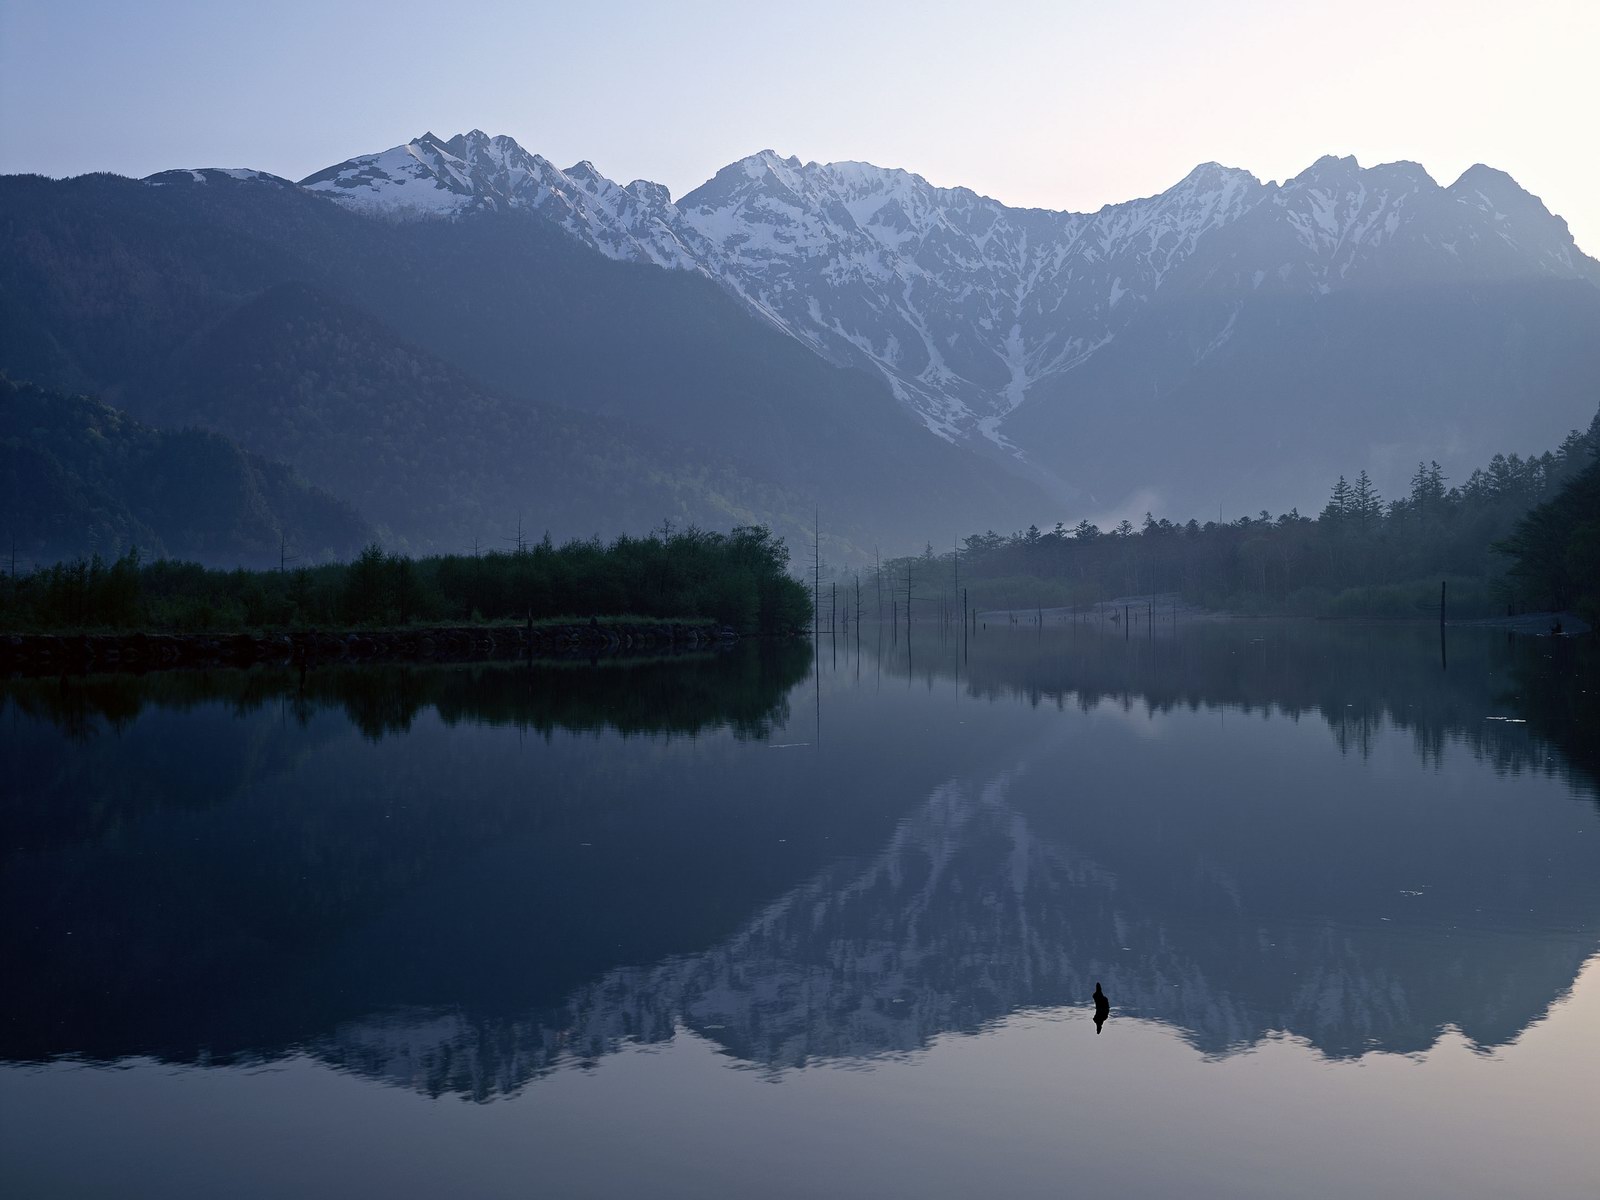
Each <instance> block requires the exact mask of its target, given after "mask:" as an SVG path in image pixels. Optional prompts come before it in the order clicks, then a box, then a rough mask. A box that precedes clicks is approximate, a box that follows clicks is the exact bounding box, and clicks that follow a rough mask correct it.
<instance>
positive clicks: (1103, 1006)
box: [1094, 979, 1111, 1033]
mask: <svg viewBox="0 0 1600 1200" xmlns="http://www.w3.org/2000/svg"><path fill="white" fill-rule="evenodd" d="M1110 1015H1111V1001H1110V1000H1107V999H1106V994H1105V992H1103V991H1101V990H1100V981H1099V980H1098V979H1097V980H1095V983H1094V1031H1095V1032H1096V1033H1099V1032H1100V1027H1101V1026H1102V1025H1104V1024H1105V1023H1106V1018H1107V1017H1109V1016H1110Z"/></svg>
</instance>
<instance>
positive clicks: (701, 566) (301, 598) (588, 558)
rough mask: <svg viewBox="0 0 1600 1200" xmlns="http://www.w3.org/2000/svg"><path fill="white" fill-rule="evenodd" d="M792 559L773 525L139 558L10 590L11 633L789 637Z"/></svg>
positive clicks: (794, 619)
mask: <svg viewBox="0 0 1600 1200" xmlns="http://www.w3.org/2000/svg"><path fill="white" fill-rule="evenodd" d="M788 566H789V551H788V548H787V547H786V546H785V545H784V542H783V540H782V539H781V538H775V537H773V536H772V534H771V533H770V532H769V531H768V530H767V529H766V528H765V527H764V526H759V525H757V526H744V527H740V528H737V529H734V530H733V531H732V532H730V533H726V534H723V533H711V532H707V531H705V530H701V529H695V528H687V529H673V528H671V527H670V526H664V527H663V528H662V529H661V530H659V531H658V532H656V533H652V534H651V535H649V536H647V537H619V538H617V539H616V540H615V541H612V542H610V543H604V542H601V541H600V540H599V539H598V538H593V539H589V540H587V541H573V542H568V543H566V544H564V545H560V546H557V545H553V544H552V543H551V541H550V539H549V538H548V537H546V538H545V539H544V540H543V541H540V542H527V541H524V540H523V539H522V538H521V537H520V536H519V537H518V538H517V540H516V544H515V548H514V549H511V550H508V551H492V552H489V553H484V554H466V555H443V556H439V557H433V558H422V559H410V558H405V557H402V556H399V555H394V554H386V553H385V552H384V551H383V550H382V548H381V547H379V546H376V545H374V546H369V547H368V548H367V549H366V550H364V551H363V552H362V553H361V555H360V556H359V557H358V558H356V560H355V561H354V562H351V563H346V564H331V565H324V566H316V567H306V568H300V569H292V568H285V569H282V570H276V571H245V570H235V571H223V570H212V569H208V568H205V567H202V566H199V565H196V564H194V563H185V562H170V561H157V562H142V561H140V558H139V555H138V552H137V551H136V550H135V551H130V552H129V553H128V554H126V555H124V556H123V557H121V558H119V559H116V560H115V561H112V562H103V561H101V560H100V559H99V558H98V557H95V558H91V559H87V560H83V559H80V560H77V561H75V562H69V563H58V564H56V565H54V566H49V567H40V568H37V569H35V570H34V571H32V572H30V573H28V574H24V575H21V576H13V577H12V578H11V579H10V581H9V584H10V586H8V587H6V588H5V589H3V591H0V628H5V629H9V630H16V631H48V630H65V629H97V628H103V629H150V630H173V631H206V630H219V631H220V630H238V629H272V628H296V627H298V628H306V627H313V626H315V627H323V628H328V627H338V626H403V625H410V624H419V623H426V624H442V623H458V622H470V621H481V620H514V621H522V620H525V619H528V618H529V617H531V618H533V619H534V620H539V621H551V620H560V619H579V618H581V619H585V620H586V619H588V618H589V617H591V616H598V617H603V618H604V617H614V618H623V617H625V618H628V619H630V620H637V619H659V620H671V621H685V620H687V621H696V620H699V621H712V622H715V623H717V624H719V625H727V626H731V627H732V628H734V629H735V630H738V631H739V632H741V633H760V634H767V635H775V634H787V633H791V632H795V631H798V630H800V629H803V628H804V627H805V626H806V625H808V624H809V622H810V620H811V598H810V594H809V592H808V590H807V589H806V588H805V587H804V586H802V585H801V584H799V583H798V582H796V581H795V580H793V579H791V578H790V577H789V575H788Z"/></svg>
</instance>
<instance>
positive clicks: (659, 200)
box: [301, 129, 1600, 446]
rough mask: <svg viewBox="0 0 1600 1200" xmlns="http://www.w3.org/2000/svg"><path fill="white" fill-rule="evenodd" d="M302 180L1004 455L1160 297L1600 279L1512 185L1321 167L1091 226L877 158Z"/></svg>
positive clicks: (489, 162) (1182, 195) (422, 143)
mask: <svg viewBox="0 0 1600 1200" xmlns="http://www.w3.org/2000/svg"><path fill="white" fill-rule="evenodd" d="M301 186H303V187H305V188H307V189H308V190H310V191H314V192H317V193H320V194H323V195H326V196H328V197H330V198H331V199H333V200H335V201H337V202H338V203H340V204H343V205H346V206H348V207H351V208H353V209H355V210H357V211H360V212H364V213H369V214H375V215H383V216H386V217H389V218H392V219H462V218H465V217H468V216H470V215H471V214H473V213H475V212H479V211H514V210H525V211H529V212H533V213H537V214H539V215H540V216H542V217H544V218H546V219H548V220H550V221H553V222H554V223H555V224H557V225H559V226H561V227H562V228H563V229H565V230H566V231H567V232H568V233H569V234H571V235H572V236H573V237H575V238H577V239H578V240H580V241H582V242H584V243H586V244H588V245H590V246H591V247H593V248H594V249H596V250H598V251H600V252H601V253H602V254H605V255H607V256H608V257H611V258H616V259H623V260H628V261H635V262H642V263H653V264H655V265H658V266H662V267H667V268H671V269H680V270H692V271H697V272H702V273H704V274H706V275H708V276H710V277H711V278H713V279H716V280H718V281H719V282H721V283H722V284H723V285H724V286H725V287H726V288H728V289H729V290H730V291H731V292H733V293H734V294H735V295H737V296H738V297H740V298H742V299H743V300H744V301H745V302H746V303H748V304H749V305H750V307H751V308H752V309H753V310H754V311H755V312H756V313H758V314H760V315H761V316H762V317H764V318H766V319H768V320H770V321H774V322H776V323H777V324H778V325H779V326H781V327H782V328H784V329H785V330H787V331H788V332H789V333H791V334H792V335H793V336H795V337H796V338H798V339H800V340H801V341H802V342H804V343H806V344H807V345H809V346H811V347H812V348H813V349H815V350H816V351H818V352H819V353H821V354H823V355H824V356H826V357H828V358H830V359H832V360H834V361H836V362H839V363H849V364H856V365H862V366H866V367H869V368H870V369H873V370H876V371H878V372H880V373H881V374H882V375H883V377H884V378H885V379H886V380H887V381H888V383H889V386H890V387H891V388H892V390H893V391H894V393H895V394H896V395H897V396H898V397H899V398H900V399H901V401H902V402H903V403H905V404H906V405H907V406H908V407H909V408H911V409H912V410H913V411H914V412H915V413H917V415H919V416H920V417H921V419H922V420H923V421H924V422H925V423H926V424H927V426H928V427H929V428H930V429H932V430H934V431H935V432H937V433H939V434H941V435H943V436H945V437H949V438H952V439H959V438H966V437H973V436H986V437H988V438H990V439H992V440H993V441H995V442H996V443H998V444H1000V445H1001V446H1005V445H1007V442H1006V438H1005V434H1004V423H1005V420H1006V418H1007V416H1008V414H1010V413H1011V412H1012V411H1013V410H1015V409H1016V408H1017V407H1018V406H1019V405H1020V404H1021V403H1022V402H1023V401H1024V400H1025V399H1026V398H1027V397H1028V395H1029V394H1030V392H1031V391H1032V390H1033V389H1034V388H1035V387H1036V386H1037V385H1038V384H1039V383H1040V382H1041V381H1043V380H1046V379H1051V378H1056V377H1060V376H1064V375H1066V374H1067V373H1069V372H1072V371H1075V370H1078V369H1079V368H1081V367H1083V366H1084V365H1085V364H1087V363H1088V362H1089V361H1091V360H1092V359H1094V358H1095V356H1096V355H1097V354H1099V353H1101V352H1102V351H1103V350H1104V349H1105V348H1106V347H1107V346H1109V345H1110V344H1111V343H1112V342H1113V341H1114V340H1115V339H1116V338H1117V337H1118V336H1119V334H1120V333H1121V332H1122V331H1123V330H1124V329H1125V328H1126V327H1127V326H1128V325H1129V323H1130V322H1133V321H1135V320H1137V319H1138V318H1139V317H1140V315H1141V314H1142V313H1144V312H1146V311H1147V310H1149V309H1150V307H1151V305H1152V304H1155V303H1156V301H1157V297H1158V296H1160V297H1167V296H1173V297H1181V296H1195V295H1206V296H1208V297H1211V298H1212V299H1213V300H1215V301H1216V304H1215V305H1214V311H1215V312H1216V314H1217V316H1216V328H1215V329H1213V330H1211V331H1210V332H1209V333H1208V334H1206V335H1204V336H1201V337H1198V338H1196V339H1195V341H1194V348H1193V349H1192V351H1191V353H1192V354H1194V355H1196V356H1198V357H1204V356H1205V355H1206V354H1209V353H1212V352H1214V350H1215V348H1216V346H1218V345H1220V344H1221V343H1222V342H1223V341H1225V340H1226V337H1227V335H1228V332H1229V330H1230V329H1231V328H1232V324H1231V323H1232V320H1233V314H1236V313H1237V311H1238V306H1239V305H1241V304H1243V303H1246V302H1247V301H1248V299H1249V298H1250V297H1251V296H1252V295H1254V294H1256V293H1258V292H1261V291H1263V290H1265V291H1268V292H1289V293H1295V294H1301V295H1309V296H1317V295H1321V294H1325V293H1328V292H1331V291H1335V290H1339V289H1342V288H1349V287H1361V286H1388V285H1390V284H1394V283H1398V282H1403V281H1405V280H1407V279H1415V278H1421V277H1429V276H1437V275H1440V274H1442V275H1443V276H1445V277H1448V278H1503V277H1515V276H1517V275H1519V274H1520V275H1522V276H1545V277H1550V276H1554V277H1558V278H1586V279H1589V280H1590V281H1592V282H1595V283H1597V284H1600V265H1597V264H1596V263H1595V262H1594V261H1593V260H1591V259H1589V258H1587V257H1586V256H1584V255H1583V254H1582V253H1581V252H1579V251H1578V250H1577V247H1576V246H1574V245H1573V243H1572V239H1571V236H1570V235H1569V234H1568V232H1567V229H1566V225H1565V223H1564V222H1562V221H1561V220H1560V219H1559V218H1557V217H1553V216H1551V214H1550V213H1549V212H1548V211H1547V210H1546V209H1545V208H1544V206H1543V205H1542V204H1541V203H1540V202H1539V200H1538V199H1537V197H1534V196H1531V195H1529V194H1528V193H1527V192H1526V191H1524V190H1523V189H1522V188H1520V187H1519V186H1518V185H1517V184H1516V183H1515V181H1513V180H1512V179H1511V178H1510V177H1509V176H1507V175H1505V174H1503V173H1502V172H1498V171H1494V170H1492V169H1491V168H1488V167H1482V166H1478V167H1473V168H1471V169H1469V170H1468V171H1467V172H1465V173H1464V174H1463V175H1462V176H1461V178H1460V179H1458V180H1457V181H1456V182H1455V183H1453V184H1451V185H1450V186H1449V187H1448V188H1443V187H1440V185H1439V184H1438V183H1436V182H1435V181H1434V180H1433V179H1432V178H1431V177H1430V176H1429V175H1428V173H1427V172H1426V171H1425V170H1423V168H1422V167H1421V166H1420V165H1418V164H1416V163H1410V162H1394V163H1386V164H1382V165H1379V166H1375V167H1362V166H1361V164H1360V163H1359V162H1357V160H1356V159H1355V158H1354V157H1349V156H1346V157H1337V156H1332V155H1328V156H1325V157H1323V158H1319V159H1318V160H1317V161H1316V162H1314V163H1312V164H1311V165H1310V166H1309V167H1307V168H1306V170H1304V171H1302V172H1301V173H1300V174H1298V175H1296V176H1294V177H1293V178H1292V179H1289V180H1288V181H1286V182H1285V183H1283V184H1281V185H1279V184H1272V183H1263V182H1262V181H1261V180H1259V179H1257V178H1256V177H1255V176H1254V175H1252V174H1251V173H1250V172H1248V171H1244V170H1240V169H1238V168H1232V167H1227V166H1223V165H1222V164H1220V163H1216V162H1206V163H1201V164H1200V165H1198V166H1197V167H1195V168H1194V169H1193V170H1192V171H1190V172H1189V173H1188V174H1187V175H1185V176H1184V177H1183V178H1182V179H1180V180H1179V181H1178V182H1177V183H1175V184H1174V185H1173V186H1172V187H1170V188H1168V189H1167V190H1166V191H1163V192H1160V193H1158V194H1157V195H1154V196H1148V197H1145V198H1142V199H1137V200H1130V201H1125V202H1123V203H1119V204H1111V205H1107V206H1106V207H1104V208H1102V209H1100V210H1099V211H1098V212H1094V213H1072V212H1052V211H1049V210H1044V209H1024V208H1012V207H1009V206H1007V205H1005V204H1002V203H1000V202H999V201H996V200H993V199H989V198H988V197H985V196H981V195H979V194H977V193H976V192H973V191H970V190H968V189H966V188H941V187H936V186H934V185H933V184H930V183H929V182H928V181H927V180H926V179H924V178H922V177H921V176H919V175H915V174H913V173H911V172H909V171H905V170H900V169H895V168H886V167H879V166H875V165H873V164H871V163H864V162H852V161H846V162H835V163H817V162H805V163H802V162H801V160H800V159H799V158H796V157H793V156H790V157H787V158H786V157H783V156H782V155H780V154H778V153H777V152H776V151H774V150H771V149H766V150H761V151H759V152H757V153H755V154H751V155H749V156H747V157H745V158H742V159H739V160H738V161H737V162H734V163H731V164H729V165H728V166H726V167H724V168H723V169H722V170H720V171H718V172H717V173H716V174H715V175H714V176H713V177H712V178H711V179H709V180H707V181H706V183H704V184H702V185H701V186H700V187H698V188H696V189H694V190H693V191H691V192H689V193H688V194H687V195H685V196H684V197H682V198H681V199H680V200H678V201H677V202H676V203H674V202H673V200H672V198H671V195H670V194H669V193H668V191H667V189H666V188H664V187H662V186H661V185H659V184H654V183H650V182H649V181H645V180H635V181H634V182H632V183H630V184H628V185H626V186H622V185H619V184H617V183H616V182H614V181H612V180H611V179H608V178H607V177H606V176H605V175H603V174H602V173H601V172H600V171H599V170H598V169H597V168H596V167H595V166H594V164H593V163H590V162H587V161H582V162H578V163H576V164H574V165H573V166H571V167H568V168H566V169H565V170H562V169H559V168H557V167H555V166H554V165H553V164H552V163H550V162H549V161H548V160H546V159H544V158H542V157H540V156H539V155H537V154H532V153H529V152H528V151H527V150H524V149H523V148H522V147H521V146H519V145H518V144H517V143H516V142H515V141H514V140H513V139H511V138H509V137H504V136H496V137H491V136H489V135H487V134H485V133H484V132H483V131H481V130H477V129H474V130H472V131H470V132H468V133H465V134H458V135H456V136H455V137H452V138H450V139H449V140H448V141H445V140H441V139H440V138H438V137H436V136H435V135H434V134H432V133H427V134H424V135H422V136H421V137H419V138H416V139H415V140H413V141H411V142H407V143H406V144H404V145H402V146H396V147H393V148H391V149H389V150H386V151H382V152H380V153H377V154H371V155H364V156H361V157H358V158H354V159H350V160H349V161H347V162H344V163H340V164H338V165H337V166H333V167H329V168H328V169H327V170H325V171H321V172H318V173H317V174H315V175H312V176H310V177H309V178H307V179H305V180H303V181H302V182H301Z"/></svg>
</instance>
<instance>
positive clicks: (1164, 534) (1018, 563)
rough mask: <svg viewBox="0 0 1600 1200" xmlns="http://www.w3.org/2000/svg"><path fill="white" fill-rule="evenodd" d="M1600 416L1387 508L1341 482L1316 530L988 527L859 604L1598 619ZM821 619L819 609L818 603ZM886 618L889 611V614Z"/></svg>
mask: <svg viewBox="0 0 1600 1200" xmlns="http://www.w3.org/2000/svg"><path fill="white" fill-rule="evenodd" d="M1597 455H1600V413H1597V414H1596V416H1595V419H1594V420H1593V421H1592V422H1591V423H1590V425H1589V428H1588V430H1587V431H1586V432H1579V431H1578V430H1574V431H1572V433H1571V434H1569V435H1568V436H1567V437H1566V438H1565V439H1564V440H1563V441H1562V443H1561V445H1560V447H1559V448H1558V449H1556V450H1554V451H1552V452H1549V453H1546V454H1542V455H1536V456H1533V457H1530V458H1522V457H1520V456H1518V455H1516V454H1510V455H1496V456H1495V458H1494V459H1493V461H1492V462H1491V463H1490V464H1489V466H1488V467H1487V468H1484V469H1480V470H1475V471H1473V472H1472V474H1471V475H1470V476H1469V477H1468V478H1467V479H1466V480H1464V481H1463V482H1461V483H1460V484H1458V485H1452V483H1451V481H1450V480H1449V479H1447V478H1446V477H1445V475H1444V472H1443V471H1442V470H1441V469H1440V467H1439V464H1438V463H1437V462H1433V463H1419V464H1418V465H1417V469H1416V472H1415V474H1414V475H1413V476H1412V479H1411V488H1410V491H1409V492H1408V494H1406V495H1405V496H1402V497H1399V498H1398V499H1394V500H1388V501H1386V500H1385V499H1384V498H1383V497H1382V496H1380V495H1379V494H1378V493H1377V491H1376V489H1375V488H1374V487H1373V485H1372V483H1371V481H1370V480H1369V479H1368V477H1367V474H1366V472H1364V471H1363V472H1361V473H1360V474H1359V475H1357V476H1356V478H1355V480H1354V482H1351V481H1350V480H1349V479H1347V478H1345V477H1343V476H1341V477H1340V478H1339V480H1338V482H1337V483H1335V484H1334V485H1333V488H1332V492H1331V495H1330V496H1329V499H1328V503H1327V505H1326V506H1325V507H1324V508H1323V510H1322V512H1321V513H1320V514H1318V515H1317V516H1315V517H1309V516H1305V515H1303V514H1301V513H1300V512H1298V511H1290V512H1287V513H1284V514H1282V515H1281V516H1277V517H1274V516H1272V515H1271V514H1270V513H1268V512H1266V511H1263V512H1261V513H1260V514H1259V515H1258V516H1255V517H1240V518H1239V519H1238V520H1236V521H1230V522H1214V521H1208V522H1205V523H1204V524H1201V523H1199V522H1196V521H1189V522H1187V523H1186V524H1178V523H1175V522H1172V521H1167V520H1157V519H1156V518H1155V517H1154V516H1153V515H1151V514H1149V513H1146V514H1145V518H1144V521H1143V524H1142V525H1141V526H1139V527H1135V526H1134V525H1133V523H1132V522H1130V521H1123V522H1121V523H1120V524H1119V525H1117V526H1116V527H1115V528H1113V529H1109V530H1102V529H1100V528H1098V527H1097V526H1095V525H1093V524H1091V523H1090V522H1088V521H1081V522H1079V523H1078V524H1077V525H1076V526H1074V527H1070V528H1069V527H1068V526H1066V525H1065V524H1064V523H1062V524H1057V525H1056V526H1055V528H1054V529H1052V530H1049V531H1045V530H1041V529H1039V528H1038V527H1037V526H1030V527H1029V528H1028V529H1027V530H1026V531H1023V532H1019V533H1013V534H1011V535H1010V536H1004V535H1001V534H998V533H996V532H994V531H993V530H990V531H988V532H986V533H979V534H973V535H971V536H969V537H966V538H964V539H962V540H961V542H960V543H959V545H958V546H956V547H952V549H951V550H949V551H946V552H944V553H939V552H938V551H936V550H935V549H934V547H933V546H932V545H929V546H928V547H927V548H926V549H925V550H924V551H923V553H922V554H921V555H920V556H913V557H907V558H895V559H890V560H887V561H885V562H884V563H883V564H882V566H881V568H878V569H877V570H876V571H875V572H874V573H873V574H871V575H869V576H868V577H867V585H866V586H867V587H868V588H869V589H870V591H869V592H868V596H869V604H870V605H871V606H872V608H874V609H879V608H881V611H882V619H884V620H890V619H892V616H897V617H898V619H903V617H904V613H905V611H906V596H907V589H908V581H909V590H910V596H911V599H912V601H913V611H914V613H915V614H916V615H917V616H918V617H925V616H932V615H937V614H938V613H945V614H955V619H959V615H960V613H961V612H962V608H963V593H965V594H966V597H967V598H968V599H969V600H970V606H971V609H972V611H976V610H977V609H979V608H980V607H981V608H984V609H1032V608H1036V607H1048V608H1055V607H1088V606H1092V605H1094V604H1096V603H1098V602H1101V601H1105V600H1110V599H1113V598H1116V597H1125V596H1141V595H1153V594H1176V595H1180V596H1182V597H1183V598H1184V599H1185V600H1188V601H1190V602H1193V603H1195V604H1198V605H1201V606H1203V607H1207V608H1213V609H1221V610H1225V611H1229V612H1236V613H1244V614H1288V615H1299V616H1374V617H1408V616H1426V615H1432V614H1435V613H1437V611H1438V604H1439V584H1440V581H1441V580H1447V581H1449V584H1450V588H1449V594H1450V611H1451V614H1452V615H1453V616H1457V617H1463V618H1466V617H1486V616H1496V615H1502V614H1505V613H1506V612H1507V611H1508V610H1509V611H1516V612H1524V611H1537V610H1542V609H1550V610H1556V611H1560V610H1566V609H1573V608H1576V609H1579V610H1580V611H1586V612H1587V613H1589V614H1590V615H1591V616H1600V612H1597V609H1600V458H1597ZM822 606H823V613H824V617H826V614H827V612H828V598H827V594H826V593H824V595H823V600H822ZM895 610H898V612H897V614H896V613H895Z"/></svg>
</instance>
